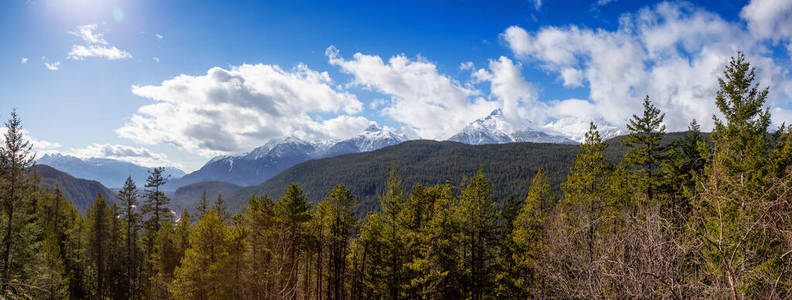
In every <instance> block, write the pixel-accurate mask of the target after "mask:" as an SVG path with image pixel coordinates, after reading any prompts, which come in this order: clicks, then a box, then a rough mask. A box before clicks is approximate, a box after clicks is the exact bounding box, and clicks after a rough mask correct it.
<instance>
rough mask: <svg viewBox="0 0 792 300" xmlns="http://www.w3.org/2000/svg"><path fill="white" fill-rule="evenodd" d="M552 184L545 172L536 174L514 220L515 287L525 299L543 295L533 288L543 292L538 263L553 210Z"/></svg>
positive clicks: (540, 171) (541, 170) (541, 171)
mask: <svg viewBox="0 0 792 300" xmlns="http://www.w3.org/2000/svg"><path fill="white" fill-rule="evenodd" d="M552 202H553V200H552V198H551V194H550V183H549V180H548V178H547V175H546V174H545V172H544V170H543V169H539V171H537V172H536V176H534V178H533V179H532V181H531V187H530V188H529V189H528V196H526V198H525V201H524V202H523V206H522V208H521V210H520V213H519V215H517V218H516V219H515V220H514V230H513V231H512V234H511V237H512V239H513V241H514V244H515V245H516V246H517V250H516V251H515V252H514V254H513V259H514V261H515V264H516V266H515V268H516V270H515V272H513V273H512V274H511V275H513V277H514V278H512V280H514V282H515V285H516V286H517V287H519V288H520V289H521V290H522V293H524V294H522V295H527V294H529V293H533V294H537V293H538V292H540V291H532V290H530V286H534V287H538V288H541V287H542V286H541V285H540V284H537V282H536V281H537V279H538V277H537V271H538V270H537V269H538V265H537V260H539V259H541V258H540V255H539V254H540V250H541V249H540V247H541V246H542V237H543V234H544V226H545V216H546V214H547V213H548V212H549V211H550V208H551V206H552Z"/></svg>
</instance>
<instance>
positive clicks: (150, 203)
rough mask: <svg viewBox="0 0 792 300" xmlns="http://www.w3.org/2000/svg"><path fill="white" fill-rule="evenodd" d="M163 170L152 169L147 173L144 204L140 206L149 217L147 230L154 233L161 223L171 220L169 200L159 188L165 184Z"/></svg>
mask: <svg viewBox="0 0 792 300" xmlns="http://www.w3.org/2000/svg"><path fill="white" fill-rule="evenodd" d="M164 171H165V169H164V168H154V169H152V170H151V171H150V172H149V176H148V178H146V202H145V203H144V204H143V206H142V211H143V213H144V214H148V215H149V219H148V225H149V230H150V231H152V232H154V233H156V232H157V231H159V228H160V226H161V225H162V222H163V221H165V220H171V214H170V210H169V209H168V204H169V203H170V199H169V198H168V197H167V196H165V193H163V192H162V191H160V187H162V186H163V185H164V184H165V180H166V179H165V177H163V172H164Z"/></svg>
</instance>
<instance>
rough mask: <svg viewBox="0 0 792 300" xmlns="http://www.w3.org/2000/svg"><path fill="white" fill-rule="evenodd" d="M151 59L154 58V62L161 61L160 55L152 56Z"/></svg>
mask: <svg viewBox="0 0 792 300" xmlns="http://www.w3.org/2000/svg"><path fill="white" fill-rule="evenodd" d="M151 60H153V61H154V62H159V61H160V59H159V57H156V56H152V57H151Z"/></svg>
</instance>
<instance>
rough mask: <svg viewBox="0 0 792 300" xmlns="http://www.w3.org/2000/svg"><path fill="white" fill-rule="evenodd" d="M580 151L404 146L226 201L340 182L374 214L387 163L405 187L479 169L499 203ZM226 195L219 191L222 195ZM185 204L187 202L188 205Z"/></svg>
mask: <svg viewBox="0 0 792 300" xmlns="http://www.w3.org/2000/svg"><path fill="white" fill-rule="evenodd" d="M684 134H685V133H683V132H676V133H669V134H668V135H667V136H666V139H665V141H666V143H670V142H671V141H673V140H675V139H677V138H680V137H682V136H683V135H684ZM623 139H624V137H616V138H613V139H610V140H608V142H607V143H608V144H609V147H608V151H607V153H606V155H607V158H608V160H610V161H612V162H618V161H619V160H621V157H622V156H623V155H624V151H625V149H624V147H623V146H622V145H621V141H622V140H623ZM579 148H580V147H579V146H578V145H561V144H537V143H509V144H491V145H466V144H461V143H456V142H437V141H426V140H421V141H409V142H405V143H402V144H399V145H396V146H390V147H386V148H383V149H379V150H376V151H372V152H364V153H356V154H348V155H342V156H337V157H332V158H325V159H318V160H311V161H307V162H304V163H300V164H297V165H295V166H293V167H291V168H289V169H287V170H285V171H283V172H281V173H280V174H278V175H276V176H274V177H273V178H271V179H270V180H267V181H266V182H264V183H262V184H260V185H256V186H251V187H244V188H241V189H239V190H237V191H236V192H234V193H233V194H229V196H230V197H229V202H230V205H231V208H232V209H241V208H242V207H243V206H244V205H245V204H246V203H247V200H248V199H249V198H250V196H251V195H253V194H256V195H263V194H267V195H270V196H271V197H274V198H276V199H277V198H279V197H281V196H282V195H283V190H284V189H285V188H286V187H287V186H288V184H289V183H291V182H295V183H297V184H299V185H300V187H302V188H303V190H304V191H305V193H306V195H307V196H308V197H309V199H310V200H311V201H312V202H314V203H316V202H318V201H320V200H322V199H324V197H325V196H326V195H327V194H328V193H329V192H330V190H331V189H332V188H333V187H334V186H335V185H336V184H339V183H343V184H344V185H346V186H347V187H348V188H349V189H350V191H352V193H354V195H355V197H356V198H357V199H359V205H358V208H357V211H358V213H361V212H365V211H369V210H375V209H377V208H378V207H379V201H378V200H377V195H379V194H380V193H381V192H382V190H383V188H384V184H385V179H386V178H387V177H388V170H389V168H390V165H391V163H394V164H396V167H397V169H398V171H399V174H400V175H401V176H402V177H403V179H404V183H405V186H407V187H412V186H413V185H415V184H416V183H421V184H424V185H431V184H437V183H444V182H446V181H448V182H451V183H452V184H455V185H458V184H460V183H461V182H462V181H463V180H464V179H465V178H467V177H470V176H472V175H473V174H474V173H475V172H476V170H477V169H478V168H479V167H482V168H483V169H484V173H485V174H487V176H488V177H489V178H490V179H491V180H492V183H493V186H494V187H495V189H494V190H495V194H494V196H495V199H496V200H498V201H499V202H500V201H502V200H505V199H508V198H510V197H515V198H522V197H525V195H526V193H527V191H528V186H529V183H530V180H531V178H532V177H533V176H534V174H536V171H537V170H538V169H539V168H540V167H543V168H545V171H546V172H547V175H548V177H549V178H550V183H551V186H552V188H553V189H554V190H556V191H557V190H558V187H559V185H560V183H561V182H563V181H564V180H566V174H567V172H568V171H569V167H570V166H572V163H573V162H574V160H575V155H577V153H578V151H579ZM207 190H208V189H207ZM226 194H227V191H224V192H223V195H226ZM215 195H216V193H215ZM199 197H200V192H199V193H197V197H196V196H193V197H192V200H191V201H192V203H195V201H197V200H198V199H199ZM215 197H216V196H215ZM211 199H213V198H211ZM184 201H185V203H189V201H190V200H186V199H185V200H184Z"/></svg>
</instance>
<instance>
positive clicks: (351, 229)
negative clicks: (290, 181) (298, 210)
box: [317, 184, 357, 299]
mask: <svg viewBox="0 0 792 300" xmlns="http://www.w3.org/2000/svg"><path fill="white" fill-rule="evenodd" d="M356 204H357V201H356V200H355V199H354V198H353V197H352V193H351V192H350V191H349V190H347V189H346V187H345V186H344V185H343V184H339V185H337V186H336V187H335V189H333V191H332V192H330V194H328V195H327V199H326V200H325V201H323V202H322V203H320V204H319V206H318V207H317V211H322V212H323V213H322V214H321V216H322V220H321V222H322V224H323V226H322V228H323V229H324V230H323V231H324V233H323V234H322V237H323V238H322V240H323V241H324V244H325V246H324V248H326V249H327V250H328V251H327V254H328V257H327V272H328V276H327V285H326V286H327V299H344V298H346V293H345V289H344V283H345V279H346V274H347V267H346V256H347V248H348V246H349V241H350V240H351V238H352V235H353V234H354V233H355V227H356V226H357V218H356V217H355V213H354V208H355V205H356ZM320 253H321V252H320Z"/></svg>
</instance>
